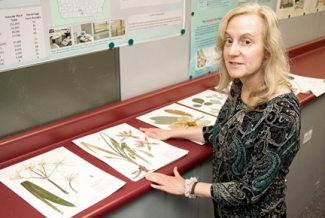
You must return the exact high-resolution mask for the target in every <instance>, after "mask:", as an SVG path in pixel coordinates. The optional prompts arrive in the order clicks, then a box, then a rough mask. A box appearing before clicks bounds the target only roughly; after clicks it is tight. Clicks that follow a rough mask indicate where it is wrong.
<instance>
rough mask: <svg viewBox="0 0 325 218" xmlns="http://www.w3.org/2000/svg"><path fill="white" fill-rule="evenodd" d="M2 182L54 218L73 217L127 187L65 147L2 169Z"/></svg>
mask: <svg viewBox="0 0 325 218" xmlns="http://www.w3.org/2000/svg"><path fill="white" fill-rule="evenodd" d="M0 180H1V182H2V183H4V184H5V185H6V186H7V187H8V188H10V189H11V190H12V191H13V192H15V193H16V194H17V195H19V196H20V197H22V198H23V199H24V200H26V201H27V202H28V203H29V204H31V205H32V206H33V207H34V208H35V209H37V210H38V211H39V212H40V213H42V214H43V215H44V216H45V217H53V218H56V217H60V218H62V217H72V216H74V215H76V214H78V213H79V212H81V211H83V210H85V209H86V208H88V207H90V206H92V205H93V204H95V203H97V202H99V201H100V200H102V199H104V198H106V197H108V196H109V195H111V194H112V193H114V192H116V191H117V190H118V189H120V188H121V187H122V186H124V184H125V182H124V181H122V180H120V179H118V178H116V177H114V176H112V175H110V174H108V173H106V172H104V171H102V170H101V169H99V168H97V167H95V166H93V165H91V164H90V163H88V162H87V161H85V160H84V159H82V158H80V157H79V156H77V155H76V154H74V153H72V152H71V151H69V150H67V149H66V148H64V147H59V148H56V149H54V150H51V151H49V152H47V153H44V154H41V155H39V156H36V157H33V158H31V159H28V160H25V161H22V162H20V163H17V164H15V165H12V166H9V167H7V168H4V169H2V170H0ZM103 187H105V188H103Z"/></svg>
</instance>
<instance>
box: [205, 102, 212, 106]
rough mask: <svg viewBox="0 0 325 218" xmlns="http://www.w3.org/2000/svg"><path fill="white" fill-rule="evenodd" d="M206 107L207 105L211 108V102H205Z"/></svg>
mask: <svg viewBox="0 0 325 218" xmlns="http://www.w3.org/2000/svg"><path fill="white" fill-rule="evenodd" d="M204 105H206V106H211V105H212V103H211V102H205V103H204Z"/></svg>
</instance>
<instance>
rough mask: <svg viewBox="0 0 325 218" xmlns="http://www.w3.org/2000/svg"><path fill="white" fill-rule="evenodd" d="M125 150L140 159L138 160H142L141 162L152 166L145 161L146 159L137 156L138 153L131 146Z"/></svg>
mask: <svg viewBox="0 0 325 218" xmlns="http://www.w3.org/2000/svg"><path fill="white" fill-rule="evenodd" d="M125 148H126V149H127V150H128V152H129V153H130V154H131V155H133V156H135V157H138V158H140V159H141V160H143V161H145V162H146V163H148V164H150V163H149V162H148V161H147V160H146V159H144V158H143V157H141V156H140V155H139V154H137V153H136V152H135V151H134V150H133V149H132V148H130V147H129V146H127V145H126V147H125Z"/></svg>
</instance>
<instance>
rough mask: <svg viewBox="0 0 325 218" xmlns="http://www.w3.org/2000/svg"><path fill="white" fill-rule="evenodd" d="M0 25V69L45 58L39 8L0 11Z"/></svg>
mask: <svg viewBox="0 0 325 218" xmlns="http://www.w3.org/2000/svg"><path fill="white" fill-rule="evenodd" d="M0 23H1V29H0V69H1V66H6V65H12V64H13V65H17V64H18V65H19V64H20V63H26V62H34V61H36V62H37V60H38V59H42V58H44V57H46V52H45V46H44V30H43V20H42V15H41V8H40V7H27V8H21V9H19V8H17V9H12V10H1V13H0Z"/></svg>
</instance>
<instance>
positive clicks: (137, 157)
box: [73, 123, 188, 181]
mask: <svg viewBox="0 0 325 218" xmlns="http://www.w3.org/2000/svg"><path fill="white" fill-rule="evenodd" d="M73 142H74V143H75V144H76V145H78V146H79V147H80V148H82V149H84V150H85V151H87V152H89V153H90V154H92V155H93V156H95V157H97V158H98V159H100V160H102V161H103V162H105V163H107V164H108V165H109V166H111V167H112V168H114V169H115V170H117V171H118V172H119V173H121V174H123V175H124V176H125V177H127V178H129V179H130V180H132V181H138V180H140V179H141V178H143V177H144V175H145V174H146V173H148V172H150V171H155V170H157V169H159V168H161V167H163V166H165V165H167V164H169V163H171V162H173V161H175V160H177V159H179V158H181V157H183V156H184V155H186V154H187V153H188V151H187V150H184V149H180V148H178V147H175V146H172V145H169V144H167V143H165V142H163V141H160V140H156V139H153V138H148V137H146V135H145V134H144V133H143V132H141V131H140V130H138V129H136V128H134V127H133V126H130V125H128V124H126V123H122V124H120V125H116V126H114V127H111V128H108V129H105V130H102V131H100V132H97V133H94V134H90V135H87V136H84V137H82V138H79V139H76V140H73Z"/></svg>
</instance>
